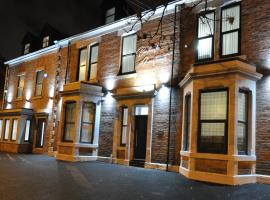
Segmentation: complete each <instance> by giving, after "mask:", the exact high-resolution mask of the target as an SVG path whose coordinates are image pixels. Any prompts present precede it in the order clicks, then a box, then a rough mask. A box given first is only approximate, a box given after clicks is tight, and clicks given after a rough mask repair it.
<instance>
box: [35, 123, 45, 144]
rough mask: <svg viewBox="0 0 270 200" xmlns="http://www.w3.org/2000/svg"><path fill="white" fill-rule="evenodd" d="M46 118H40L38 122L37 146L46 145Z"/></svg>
mask: <svg viewBox="0 0 270 200" xmlns="http://www.w3.org/2000/svg"><path fill="white" fill-rule="evenodd" d="M45 125H46V119H43V118H40V119H38V122H37V126H38V127H37V135H36V147H37V148H42V147H43V145H44V134H45Z"/></svg>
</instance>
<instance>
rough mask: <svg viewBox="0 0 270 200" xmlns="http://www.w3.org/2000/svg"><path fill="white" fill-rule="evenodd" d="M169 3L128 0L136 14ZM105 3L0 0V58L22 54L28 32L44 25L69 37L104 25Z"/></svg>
mask: <svg viewBox="0 0 270 200" xmlns="http://www.w3.org/2000/svg"><path fill="white" fill-rule="evenodd" d="M164 1H168V0H126V2H127V3H128V4H129V6H131V7H132V8H133V10H134V11H135V12H140V11H142V10H147V9H149V8H153V7H156V6H158V5H161V4H162V2H164ZM102 2H103V0H0V56H1V55H2V56H4V57H5V58H6V59H7V60H8V59H12V58H15V57H18V56H20V55H21V49H22V46H21V41H22V39H23V37H24V35H25V34H26V32H28V31H29V32H31V33H33V34H35V35H37V36H38V35H39V34H40V31H41V29H42V28H43V26H44V24H45V23H49V24H50V25H51V26H52V27H54V28H56V29H57V30H59V31H60V32H62V33H64V34H65V35H67V36H72V35H75V34H78V33H82V32H84V31H88V30H91V29H93V28H95V27H97V26H99V25H102V21H103V16H102V10H101V8H100V5H101V4H102Z"/></svg>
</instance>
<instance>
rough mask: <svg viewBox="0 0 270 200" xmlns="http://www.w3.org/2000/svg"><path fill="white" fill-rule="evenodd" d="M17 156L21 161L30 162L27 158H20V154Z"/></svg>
mask: <svg viewBox="0 0 270 200" xmlns="http://www.w3.org/2000/svg"><path fill="white" fill-rule="evenodd" d="M18 158H19V159H20V160H21V161H23V162H25V163H27V164H32V163H31V162H30V161H28V160H26V159H24V158H22V157H21V156H18Z"/></svg>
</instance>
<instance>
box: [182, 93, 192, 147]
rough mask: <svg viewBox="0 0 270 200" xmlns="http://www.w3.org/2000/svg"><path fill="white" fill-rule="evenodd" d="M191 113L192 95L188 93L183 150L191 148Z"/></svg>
mask: <svg viewBox="0 0 270 200" xmlns="http://www.w3.org/2000/svg"><path fill="white" fill-rule="evenodd" d="M190 113H191V95H190V94H187V95H186V97H185V116H184V120H185V122H184V139H183V150H184V151H188V150H189V134H190Z"/></svg>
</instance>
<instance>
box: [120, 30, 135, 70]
mask: <svg viewBox="0 0 270 200" xmlns="http://www.w3.org/2000/svg"><path fill="white" fill-rule="evenodd" d="M136 46H137V34H132V35H128V36H124V37H123V38H122V54H121V55H122V56H121V70H120V74H130V73H134V72H135V58H136Z"/></svg>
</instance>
